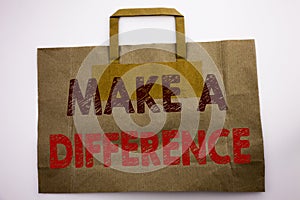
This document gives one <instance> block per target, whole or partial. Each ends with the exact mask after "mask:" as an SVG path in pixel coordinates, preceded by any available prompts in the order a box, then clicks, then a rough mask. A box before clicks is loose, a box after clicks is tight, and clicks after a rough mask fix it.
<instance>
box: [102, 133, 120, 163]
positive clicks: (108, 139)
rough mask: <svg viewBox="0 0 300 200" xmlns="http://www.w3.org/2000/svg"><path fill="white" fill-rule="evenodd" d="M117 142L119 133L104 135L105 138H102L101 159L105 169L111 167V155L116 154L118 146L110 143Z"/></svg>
mask: <svg viewBox="0 0 300 200" xmlns="http://www.w3.org/2000/svg"><path fill="white" fill-rule="evenodd" d="M117 140H119V133H105V136H104V137H103V148H104V150H103V154H104V155H103V157H104V166H105V167H109V166H110V165H111V153H116V152H118V144H113V143H112V141H117Z"/></svg>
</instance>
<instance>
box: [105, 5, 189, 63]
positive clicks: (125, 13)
mask: <svg viewBox="0 0 300 200" xmlns="http://www.w3.org/2000/svg"><path fill="white" fill-rule="evenodd" d="M136 16H174V17H175V24H176V25H175V26H176V27H175V30H176V59H178V58H186V43H185V33H184V17H183V15H181V14H180V13H179V12H178V11H177V10H176V9H174V8H131V9H120V10H118V11H116V12H115V13H114V14H113V15H112V16H110V48H109V49H110V61H114V60H118V59H119V56H120V55H119V36H118V34H119V19H120V17H136Z"/></svg>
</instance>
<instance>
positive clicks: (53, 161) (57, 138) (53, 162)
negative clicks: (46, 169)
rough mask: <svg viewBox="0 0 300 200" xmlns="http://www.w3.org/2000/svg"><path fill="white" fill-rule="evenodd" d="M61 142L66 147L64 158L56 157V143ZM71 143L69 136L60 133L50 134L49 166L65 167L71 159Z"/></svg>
mask: <svg viewBox="0 0 300 200" xmlns="http://www.w3.org/2000/svg"><path fill="white" fill-rule="evenodd" d="M58 144H62V145H64V146H65V149H66V156H65V158H64V159H62V160H59V159H58V155H57V154H58V152H57V145H58ZM72 155H73V150H72V143H71V141H70V140H69V138H68V137H67V136H65V135H62V134H57V135H50V168H52V169H54V168H65V167H67V166H68V165H69V164H70V163H71V161H72Z"/></svg>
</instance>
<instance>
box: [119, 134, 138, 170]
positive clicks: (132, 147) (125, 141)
mask: <svg viewBox="0 0 300 200" xmlns="http://www.w3.org/2000/svg"><path fill="white" fill-rule="evenodd" d="M137 136H138V133H137V132H136V131H131V132H130V134H129V133H124V132H122V133H121V142H122V164H123V166H137V165H139V159H138V158H136V157H129V152H130V151H137V150H138V144H137V143H129V140H131V139H137Z"/></svg>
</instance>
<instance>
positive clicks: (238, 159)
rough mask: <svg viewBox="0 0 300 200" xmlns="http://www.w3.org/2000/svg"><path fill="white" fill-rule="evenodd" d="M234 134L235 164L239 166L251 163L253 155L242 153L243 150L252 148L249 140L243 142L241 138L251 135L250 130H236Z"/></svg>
mask: <svg viewBox="0 0 300 200" xmlns="http://www.w3.org/2000/svg"><path fill="white" fill-rule="evenodd" d="M232 132H233V154H234V162H235V163H237V164H244V163H250V160H251V155H250V154H242V152H241V149H242V148H249V147H250V142H249V140H241V137H243V136H249V135H250V131H249V128H234V129H233V130H232Z"/></svg>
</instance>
